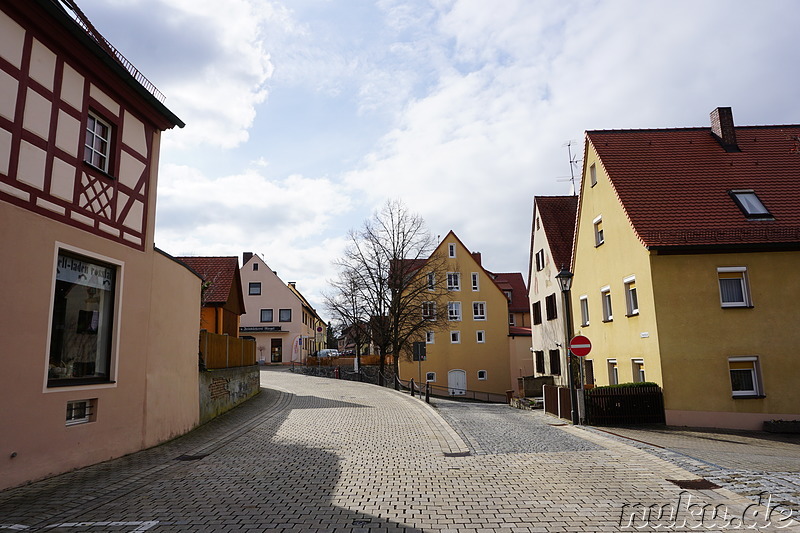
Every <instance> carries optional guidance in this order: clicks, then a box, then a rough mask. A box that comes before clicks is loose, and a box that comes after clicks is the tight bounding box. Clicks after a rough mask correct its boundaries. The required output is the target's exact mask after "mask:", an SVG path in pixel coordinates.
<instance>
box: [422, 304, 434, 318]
mask: <svg viewBox="0 0 800 533" xmlns="http://www.w3.org/2000/svg"><path fill="white" fill-rule="evenodd" d="M422 318H423V319H425V320H436V302H422Z"/></svg>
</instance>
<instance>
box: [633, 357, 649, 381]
mask: <svg viewBox="0 0 800 533" xmlns="http://www.w3.org/2000/svg"><path fill="white" fill-rule="evenodd" d="M631 369H632V370H633V382H634V383H643V382H645V381H647V379H646V378H645V376H644V359H631Z"/></svg>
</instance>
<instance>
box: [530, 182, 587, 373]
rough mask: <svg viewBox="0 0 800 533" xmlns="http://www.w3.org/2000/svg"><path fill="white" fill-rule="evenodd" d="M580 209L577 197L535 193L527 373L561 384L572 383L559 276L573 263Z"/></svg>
mask: <svg viewBox="0 0 800 533" xmlns="http://www.w3.org/2000/svg"><path fill="white" fill-rule="evenodd" d="M577 209H578V197H577V196H536V197H535V198H534V200H533V225H532V229H531V250H530V274H529V277H528V280H529V281H528V295H529V300H530V306H531V307H530V311H531V346H530V351H531V354H532V364H533V372H532V374H528V375H533V376H536V377H540V376H552V378H553V382H554V384H556V385H558V386H561V387H568V386H569V369H568V367H567V350H566V348H565V346H564V344H565V339H566V329H565V324H564V321H565V317H566V313H565V310H564V298H563V295H562V293H561V288H560V285H559V283H558V280H557V279H556V276H557V275H558V273H559V272H560V271H561V269H562V268H567V269H569V268H570V265H571V262H572V242H573V237H574V234H575V215H576V212H577Z"/></svg>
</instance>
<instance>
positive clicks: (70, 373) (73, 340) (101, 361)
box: [47, 250, 119, 387]
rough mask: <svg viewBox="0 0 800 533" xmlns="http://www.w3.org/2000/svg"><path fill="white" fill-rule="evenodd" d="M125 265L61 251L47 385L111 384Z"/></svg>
mask: <svg viewBox="0 0 800 533" xmlns="http://www.w3.org/2000/svg"><path fill="white" fill-rule="evenodd" d="M118 269H119V267H118V266H117V265H113V264H110V263H106V262H104V261H100V260H98V259H94V258H90V257H85V256H83V255H79V254H77V253H73V252H70V251H66V250H59V252H58V258H57V263H56V268H55V271H56V273H55V277H56V280H55V291H54V294H53V316H52V321H51V325H50V358H49V369H48V371H47V386H48V387H59V386H65V385H82V384H86V383H98V382H99V383H103V382H109V381H110V380H111V362H112V358H111V353H112V345H113V344H114V343H113V329H114V314H115V313H114V309H115V305H116V303H115V299H116V292H117V271H118Z"/></svg>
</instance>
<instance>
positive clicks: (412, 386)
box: [395, 378, 508, 403]
mask: <svg viewBox="0 0 800 533" xmlns="http://www.w3.org/2000/svg"><path fill="white" fill-rule="evenodd" d="M395 383H396V386H397V387H399V388H400V389H401V390H406V391H409V392H410V393H411V396H415V395H416V394H419V395H420V397H422V396H423V395H424V396H425V401H426V402H430V397H431V396H436V397H438V398H448V399H451V400H473V401H478V402H487V403H507V402H508V396H507V395H505V394H498V393H495V392H484V391H475V390H469V389H460V388H454V387H442V386H440V385H433V384H432V383H431V382H429V381H428V382H426V383H425V385H422V384H421V383H415V382H414V378H411V379H409V380H408V381H403V380H402V379H400V378H396V382H395Z"/></svg>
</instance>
